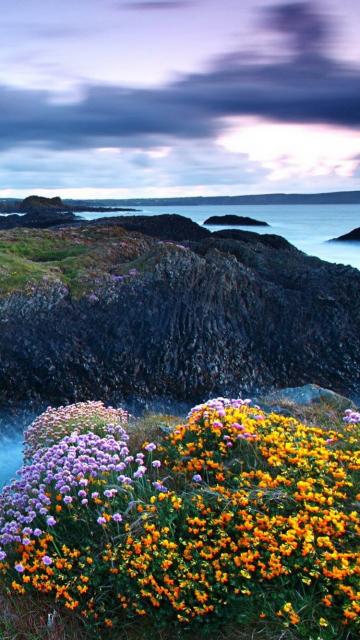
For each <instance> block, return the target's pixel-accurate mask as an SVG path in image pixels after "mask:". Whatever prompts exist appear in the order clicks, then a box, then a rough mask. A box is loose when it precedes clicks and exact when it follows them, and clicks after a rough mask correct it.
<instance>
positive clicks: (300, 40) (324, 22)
mask: <svg viewBox="0 0 360 640" xmlns="http://www.w3.org/2000/svg"><path fill="white" fill-rule="evenodd" d="M265 16H266V18H265V24H266V25H267V26H268V27H270V28H272V29H274V30H276V31H279V32H280V33H283V34H285V35H286V36H287V37H288V39H289V41H290V43H291V44H292V46H293V48H294V50H295V51H297V52H299V53H301V54H306V55H308V54H311V53H319V52H322V51H323V49H324V47H325V46H326V44H327V42H328V40H329V39H330V36H331V34H332V28H331V21H330V20H329V19H328V18H327V16H326V15H325V14H324V13H320V11H319V10H318V8H317V6H316V4H315V3H314V2H289V3H286V4H281V5H277V6H274V7H270V8H269V9H268V10H267V11H266V13H265Z"/></svg>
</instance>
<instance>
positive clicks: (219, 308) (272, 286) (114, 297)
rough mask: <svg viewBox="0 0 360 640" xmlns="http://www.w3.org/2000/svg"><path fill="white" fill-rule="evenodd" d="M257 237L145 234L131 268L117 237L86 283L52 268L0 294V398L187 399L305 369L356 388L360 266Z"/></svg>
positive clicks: (263, 384) (250, 390)
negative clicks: (56, 274) (54, 276)
mask: <svg viewBox="0 0 360 640" xmlns="http://www.w3.org/2000/svg"><path fill="white" fill-rule="evenodd" d="M156 224H159V223H158V222H156ZM87 228H88V227H87ZM158 228H159V229H160V227H158ZM47 233H48V232H47ZM54 233H55V232H54ZM76 233H77V231H76V230H74V229H72V234H73V235H72V242H73V243H76V235H74V234H76ZM78 233H79V237H80V236H81V234H82V228H81V227H79V228H78ZM158 233H160V231H158ZM128 235H129V236H131V234H128ZM175 235H176V232H175ZM108 236H109V242H110V240H111V239H112V240H111V241H112V242H115V243H116V242H117V241H114V239H113V238H114V235H113V230H112V229H111V228H110V227H109V228H108ZM254 236H256V234H250V236H249V238H247V239H246V240H244V239H232V238H230V239H228V238H219V237H216V236H212V235H210V236H207V237H206V238H204V239H202V240H201V239H200V240H198V241H192V242H190V243H185V244H186V245H187V246H186V247H184V246H181V245H177V244H176V243H174V242H170V243H169V242H164V241H160V242H159V241H151V242H150V241H149V242H148V241H146V242H143V243H142V245H140V244H139V247H140V246H142V247H143V249H141V251H142V253H141V254H139V255H138V257H137V259H136V261H135V264H136V268H134V266H133V265H134V259H133V257H131V261H130V257H129V258H128V260H129V261H130V262H129V263H127V262H126V258H125V257H123V258H121V257H120V254H119V252H116V251H115V249H116V247H114V248H113V249H112V251H113V252H114V253H111V255H114V256H115V255H116V258H114V260H115V259H116V265H115V264H114V265H113V266H112V267H111V266H110V267H109V268H108V267H107V268H108V269H109V273H108V274H104V275H103V276H101V277H100V276H99V275H97V276H96V277H94V279H93V289H92V291H91V293H89V292H87V293H83V294H81V295H80V296H75V295H74V294H71V293H70V291H69V289H68V288H67V286H66V283H64V282H60V281H59V280H58V281H57V282H56V281H54V280H49V281H45V282H44V283H43V284H42V285H40V284H39V285H37V286H36V287H33V289H32V290H31V288H29V289H28V290H27V291H26V292H24V291H23V292H16V291H13V292H12V293H9V294H7V295H6V296H3V297H2V298H0V401H1V403H2V404H3V405H4V404H5V403H8V402H9V401H10V400H11V401H12V402H19V401H32V402H35V401H41V400H42V399H45V400H46V401H47V402H51V403H54V404H59V403H60V402H64V401H75V400H80V399H81V400H85V399H91V398H94V397H96V398H99V399H103V400H110V401H115V400H119V401H120V400H123V399H124V398H125V399H129V398H142V399H146V398H156V397H168V398H172V399H177V400H186V401H188V402H192V401H198V400H202V399H204V398H205V397H208V396H209V395H213V394H221V395H232V396H238V395H242V394H246V395H249V394H255V393H257V392H259V391H263V390H267V389H271V388H273V387H277V388H279V387H288V386H298V385H303V384H306V383H308V382H310V381H311V382H316V383H317V384H319V385H321V386H323V387H328V388H331V389H333V390H335V391H337V392H339V393H343V394H345V395H348V394H350V395H354V394H359V393H360V343H359V339H358V337H359V334H360V273H359V271H357V270H356V269H352V268H351V267H345V266H339V265H332V264H328V263H326V262H323V261H321V260H319V259H317V258H311V257H308V256H306V255H305V254H303V253H302V252H300V251H298V250H297V249H295V248H294V247H292V246H291V245H289V243H286V244H284V245H283V243H282V242H281V240H279V241H278V246H277V247H276V248H274V246H272V245H271V243H266V242H264V241H263V240H262V241H260V239H259V238H257V237H254ZM134 237H136V238H141V236H140V234H138V233H137V234H134ZM263 238H264V236H261V239H263ZM88 241H89V242H90V240H88ZM118 242H119V243H121V242H122V243H124V240H123V239H121V238H119V241H118ZM271 242H273V241H271ZM119 246H120V244H119ZM109 255H110V254H109ZM124 255H125V254H124ZM84 264H86V263H84ZM127 264H129V267H128V269H129V271H128V274H127V275H126V276H125V275H111V273H116V274H119V273H122V274H124V273H125V271H126V268H127V267H126V265H127ZM120 267H121V269H120ZM82 268H85V266H84V267H82ZM90 275H91V274H90ZM89 277H90V276H89Z"/></svg>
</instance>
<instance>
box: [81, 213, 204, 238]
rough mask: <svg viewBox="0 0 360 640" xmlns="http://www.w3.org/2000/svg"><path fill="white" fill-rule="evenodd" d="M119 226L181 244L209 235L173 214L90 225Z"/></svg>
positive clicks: (189, 221) (129, 217) (112, 220)
mask: <svg viewBox="0 0 360 640" xmlns="http://www.w3.org/2000/svg"><path fill="white" fill-rule="evenodd" d="M104 223H107V224H109V225H121V226H122V227H123V228H124V229H127V230H128V231H139V232H140V233H144V234H146V235H148V236H151V237H153V238H159V239H161V240H171V241H175V242H181V241H182V240H195V241H198V240H202V239H203V238H209V237H210V236H211V233H210V231H209V230H208V229H204V228H203V227H201V226H200V225H199V224H196V222H193V221H192V220H190V218H185V217H184V216H179V215H177V214H175V213H173V214H171V213H165V214H161V215H158V216H141V215H138V216H116V218H102V219H101V220H94V221H93V223H92V224H104Z"/></svg>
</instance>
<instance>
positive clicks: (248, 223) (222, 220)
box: [204, 214, 270, 227]
mask: <svg viewBox="0 0 360 640" xmlns="http://www.w3.org/2000/svg"><path fill="white" fill-rule="evenodd" d="M204 224H207V225H213V226H215V225H217V226H219V225H222V226H227V225H228V224H230V225H233V226H235V225H236V226H239V227H269V226H270V225H269V224H268V223H267V222H264V221H263V220H255V218H248V217H247V216H237V215H234V214H228V215H225V216H211V217H210V218H208V219H207V220H205V222H204Z"/></svg>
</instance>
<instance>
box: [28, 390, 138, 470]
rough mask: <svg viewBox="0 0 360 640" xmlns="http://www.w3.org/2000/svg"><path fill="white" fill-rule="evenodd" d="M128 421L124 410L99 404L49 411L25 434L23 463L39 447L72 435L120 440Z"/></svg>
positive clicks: (88, 403) (47, 445)
mask: <svg viewBox="0 0 360 640" xmlns="http://www.w3.org/2000/svg"><path fill="white" fill-rule="evenodd" d="M128 417H129V415H128V413H127V411H124V409H121V408H119V409H115V408H113V407H106V406H105V405H104V404H103V403H102V402H78V403H76V404H71V405H68V406H65V407H59V408H58V409H54V408H52V407H48V409H47V410H46V411H45V412H44V413H42V414H41V415H40V416H38V418H36V420H34V422H33V423H32V424H31V425H30V426H29V427H28V429H27V430H26V432H25V459H26V460H30V459H31V457H32V456H33V455H34V453H35V451H37V450H38V449H40V448H41V447H49V446H51V445H53V444H55V443H57V442H59V441H60V440H61V439H62V438H64V437H65V436H69V435H71V433H73V432H77V433H88V432H93V433H97V435H99V436H106V435H108V434H109V435H113V436H115V437H116V439H120V440H121V439H122V438H123V437H124V433H125V432H124V429H123V426H124V425H126V424H127V422H128Z"/></svg>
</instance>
